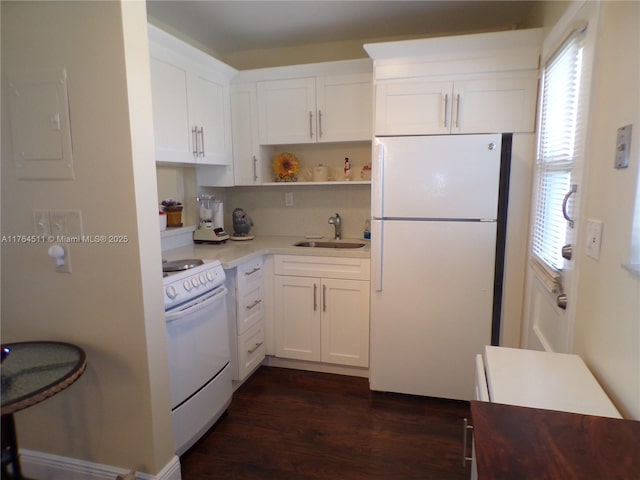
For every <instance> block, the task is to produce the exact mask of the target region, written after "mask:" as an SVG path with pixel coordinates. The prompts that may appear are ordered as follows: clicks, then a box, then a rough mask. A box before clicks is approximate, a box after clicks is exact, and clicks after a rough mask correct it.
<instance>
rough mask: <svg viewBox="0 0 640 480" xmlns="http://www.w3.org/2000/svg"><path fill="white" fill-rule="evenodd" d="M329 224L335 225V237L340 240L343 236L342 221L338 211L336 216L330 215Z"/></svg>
mask: <svg viewBox="0 0 640 480" xmlns="http://www.w3.org/2000/svg"><path fill="white" fill-rule="evenodd" d="M329 224H330V225H333V226H334V227H335V229H336V235H335V239H336V240H340V239H341V238H342V222H341V221H340V215H339V214H337V213H336V216H335V217H329Z"/></svg>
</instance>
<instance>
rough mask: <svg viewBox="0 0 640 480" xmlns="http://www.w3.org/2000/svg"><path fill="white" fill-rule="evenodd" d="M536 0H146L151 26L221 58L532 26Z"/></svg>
mask: <svg viewBox="0 0 640 480" xmlns="http://www.w3.org/2000/svg"><path fill="white" fill-rule="evenodd" d="M536 3H539V2H534V1H524V0H520V1H485V0H475V1H467V0H449V1H439V0H438V1H436V0H423V1H418V0H414V1H406V0H381V1H377V0H350V1H339V0H325V1H313V0H310V1H306V0H298V1H244V0H234V1H223V0H209V1H204V0H201V1H189V0H174V1H168V0H147V13H148V15H149V20H150V22H151V23H154V24H156V25H158V26H160V27H165V29H167V30H169V31H170V32H172V33H174V34H176V33H178V34H180V36H181V37H182V38H183V39H190V40H192V42H191V43H194V44H196V45H198V46H201V47H204V48H205V49H207V50H209V51H210V52H212V53H215V54H218V55H220V56H225V55H229V54H233V53H237V52H242V51H249V50H256V49H275V48H283V47H292V46H299V45H311V44H320V43H325V42H336V41H352V40H363V41H371V40H376V41H380V39H384V38H388V37H389V38H391V37H396V38H410V37H418V36H423V37H428V36H435V35H445V34H455V33H462V32H482V31H490V30H507V29H511V28H515V27H522V26H525V27H531V26H537V25H531V20H530V19H531V18H532V16H533V14H532V12H533V11H534V9H535V4H536Z"/></svg>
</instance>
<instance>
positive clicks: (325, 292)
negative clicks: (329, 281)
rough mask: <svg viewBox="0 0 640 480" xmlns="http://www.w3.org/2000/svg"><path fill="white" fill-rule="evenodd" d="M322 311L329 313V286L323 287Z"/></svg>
mask: <svg viewBox="0 0 640 480" xmlns="http://www.w3.org/2000/svg"><path fill="white" fill-rule="evenodd" d="M322 311H323V312H326V311H327V286H326V285H322Z"/></svg>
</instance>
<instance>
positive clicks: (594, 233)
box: [585, 220, 602, 260]
mask: <svg viewBox="0 0 640 480" xmlns="http://www.w3.org/2000/svg"><path fill="white" fill-rule="evenodd" d="M601 245H602V222H601V221H599V220H587V248H586V251H585V253H586V254H587V255H588V256H589V257H591V258H593V259H594V260H600V247H601Z"/></svg>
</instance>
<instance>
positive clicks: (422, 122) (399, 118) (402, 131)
mask: <svg viewBox="0 0 640 480" xmlns="http://www.w3.org/2000/svg"><path fill="white" fill-rule="evenodd" d="M537 82H538V80H537V72H536V71H531V72H527V73H525V74H519V75H516V76H504V75H484V76H479V77H478V78H472V79H464V80H451V81H441V80H438V81H433V80H430V79H417V80H415V79H414V80H411V81H398V82H382V83H379V84H378V85H377V87H376V117H375V133H376V135H429V134H449V133H453V134H464V133H500V132H532V131H534V127H535V108H536V99H537Z"/></svg>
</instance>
